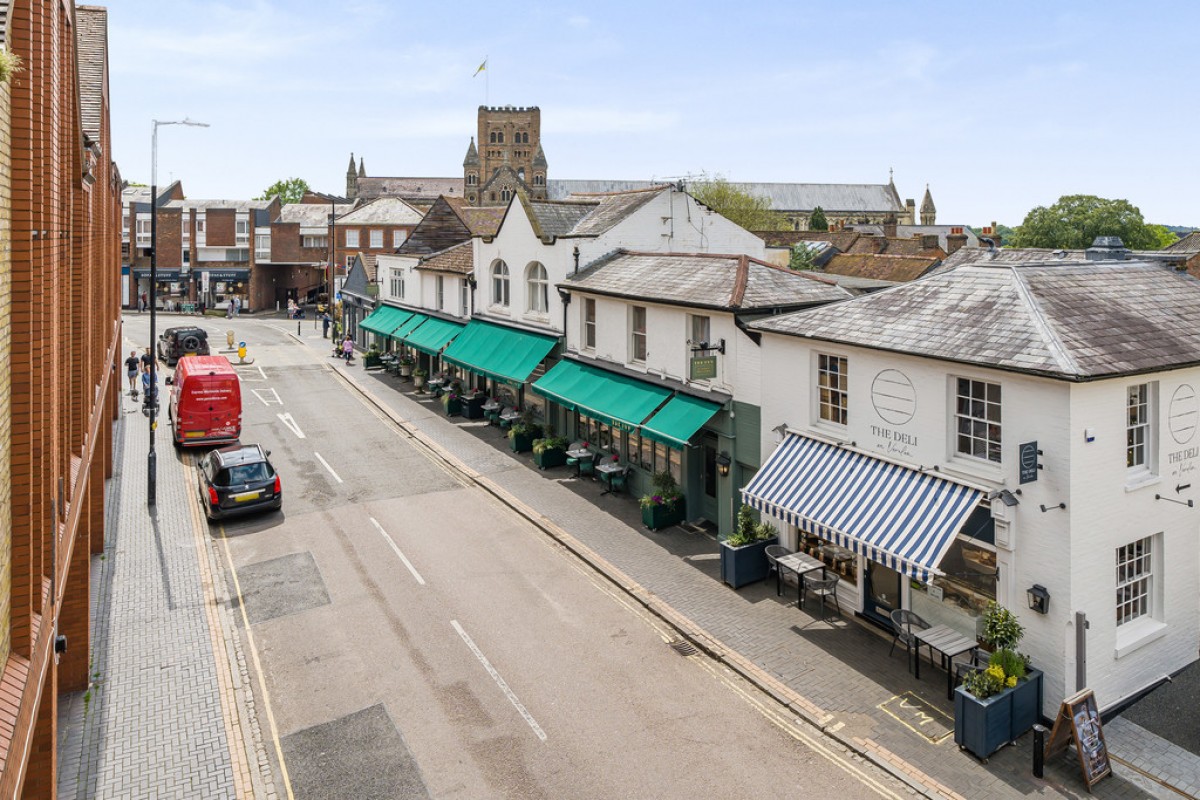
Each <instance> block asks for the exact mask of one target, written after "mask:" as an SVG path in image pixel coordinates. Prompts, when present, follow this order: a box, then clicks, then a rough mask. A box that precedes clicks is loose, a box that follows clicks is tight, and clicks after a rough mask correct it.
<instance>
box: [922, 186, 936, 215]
mask: <svg viewBox="0 0 1200 800" xmlns="http://www.w3.org/2000/svg"><path fill="white" fill-rule="evenodd" d="M936 211H937V208H936V207H935V206H934V205H933V195H932V194H930V193H929V184H928V183H927V184H925V199H924V200H922V201H921V213H922V214H933V213H935V212H936Z"/></svg>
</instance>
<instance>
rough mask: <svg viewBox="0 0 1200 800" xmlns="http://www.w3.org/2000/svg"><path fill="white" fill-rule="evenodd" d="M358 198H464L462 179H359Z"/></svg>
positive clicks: (431, 199)
mask: <svg viewBox="0 0 1200 800" xmlns="http://www.w3.org/2000/svg"><path fill="white" fill-rule="evenodd" d="M357 180H358V184H357V185H358V196H359V197H362V198H366V199H370V198H374V197H402V198H404V199H405V200H409V199H418V198H423V199H425V200H429V201H433V200H436V199H437V198H438V197H439V196H440V195H449V196H451V197H462V196H463V179H462V178H370V177H367V176H363V177H361V178H358V179H357Z"/></svg>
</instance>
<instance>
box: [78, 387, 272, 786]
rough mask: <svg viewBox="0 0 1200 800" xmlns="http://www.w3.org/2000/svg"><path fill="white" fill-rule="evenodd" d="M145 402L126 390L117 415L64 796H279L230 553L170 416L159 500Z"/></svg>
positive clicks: (161, 439)
mask: <svg viewBox="0 0 1200 800" xmlns="http://www.w3.org/2000/svg"><path fill="white" fill-rule="evenodd" d="M139 408H140V406H139V404H138V403H137V402H136V401H134V400H132V399H131V398H129V397H128V396H126V397H124V398H123V400H122V409H121V411H122V415H121V419H120V420H119V421H118V422H117V424H116V435H115V437H114V438H115V453H114V476H113V480H112V481H110V482H109V485H108V488H107V498H106V509H105V511H106V515H107V518H106V523H107V541H106V542H105V548H104V553H103V554H102V555H98V556H93V559H92V577H93V593H92V594H93V596H92V609H93V611H92V664H91V667H90V677H91V681H92V686H91V688H90V689H89V690H88V691H87V692H84V693H76V694H72V695H66V696H64V697H63V698H62V700H61V703H60V708H59V716H60V719H59V731H60V735H59V753H60V757H61V762H60V770H59V782H58V788H59V796H60V797H63V798H68V797H69V798H91V797H122V798H138V797H145V798H157V797H239V796H241V797H251V796H254V797H268V798H269V797H273V796H275V790H274V785H273V780H272V778H271V772H270V766H269V764H268V762H267V759H266V757H265V754H264V750H263V747H262V742H261V736H260V734H259V731H258V726H257V720H256V719H255V718H254V716H253V703H252V702H249V693H248V685H247V682H246V668H245V661H244V658H242V655H241V650H240V647H239V640H238V638H237V635H236V628H235V626H234V625H233V623H232V621H231V620H230V619H228V618H223V617H222V615H228V613H229V612H228V606H229V603H228V602H227V601H228V598H226V597H221V596H219V595H218V594H214V593H215V592H219V591H221V590H222V588H223V585H224V582H223V581H217V582H214V581H213V579H212V574H213V572H214V570H215V569H219V566H218V565H219V561H217V558H218V554H217V553H216V552H215V548H214V547H213V546H212V545H211V544H210V543H209V541H208V537H207V535H206V534H207V526H206V525H205V524H204V523H203V519H202V516H201V515H200V512H199V507H198V506H197V505H196V504H195V503H194V502H192V500H191V499H190V497H189V493H190V490H191V485H192V484H191V482H190V476H189V475H188V474H187V470H186V468H185V466H184V463H183V462H182V461H181V459H180V458H179V457H178V456H177V455H176V453H175V451H174V448H173V447H172V446H171V443H170V438H169V431H168V430H167V426H166V425H165V424H163V425H160V427H159V431H158V434H157V436H156V449H157V453H158V475H157V477H158V483H157V505H156V508H155V511H154V513H151V512H150V510H149V509H148V508H147V506H146V452H147V449H148V444H149V431H148V426H147V423H146V418H145V417H143V416H142V414H141V413H140V411H139ZM214 583H216V584H217V586H214Z"/></svg>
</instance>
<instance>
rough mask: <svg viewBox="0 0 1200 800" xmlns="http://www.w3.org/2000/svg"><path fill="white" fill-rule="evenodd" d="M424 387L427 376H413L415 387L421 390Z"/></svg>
mask: <svg viewBox="0 0 1200 800" xmlns="http://www.w3.org/2000/svg"><path fill="white" fill-rule="evenodd" d="M424 385H425V376H424V375H413V387H414V388H417V389H420V388H421V387H422V386H424Z"/></svg>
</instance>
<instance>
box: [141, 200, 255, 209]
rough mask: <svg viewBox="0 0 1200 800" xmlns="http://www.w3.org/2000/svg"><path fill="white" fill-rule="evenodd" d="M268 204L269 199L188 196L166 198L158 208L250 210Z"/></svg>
mask: <svg viewBox="0 0 1200 800" xmlns="http://www.w3.org/2000/svg"><path fill="white" fill-rule="evenodd" d="M269 205H271V201H270V200H192V199H190V198H188V199H185V200H168V201H167V202H166V203H163V204H162V206H160V208H180V209H183V210H185V211H186V210H188V209H192V208H194V209H196V210H197V211H201V210H208V209H233V210H235V211H252V210H257V209H263V208H267V207H268V206H269Z"/></svg>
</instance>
